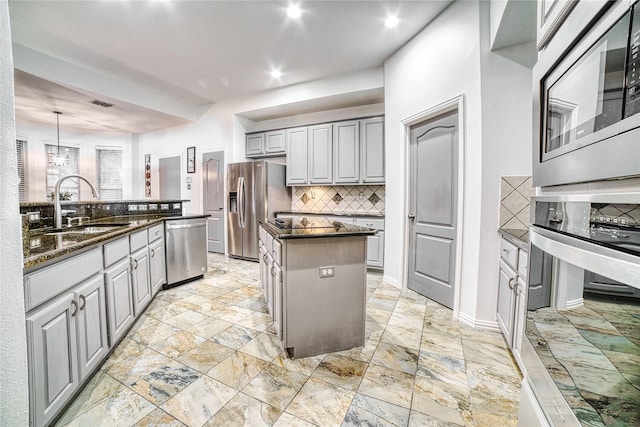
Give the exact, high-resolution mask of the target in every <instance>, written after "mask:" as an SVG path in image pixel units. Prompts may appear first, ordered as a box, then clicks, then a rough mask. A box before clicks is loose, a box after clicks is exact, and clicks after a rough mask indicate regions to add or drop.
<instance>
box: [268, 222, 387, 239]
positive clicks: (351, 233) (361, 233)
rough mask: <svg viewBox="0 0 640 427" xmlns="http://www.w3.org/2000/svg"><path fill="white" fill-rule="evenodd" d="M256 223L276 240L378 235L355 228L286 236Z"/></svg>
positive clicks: (270, 225)
mask: <svg viewBox="0 0 640 427" xmlns="http://www.w3.org/2000/svg"><path fill="white" fill-rule="evenodd" d="M258 223H260V224H261V225H262V227H263V228H264V229H265V230H266V231H267V233H269V234H271V235H272V236H273V237H275V238H276V239H282V240H285V239H287V240H288V239H316V238H323V237H324V238H334V237H355V236H373V235H375V234H377V233H378V230H374V229H371V228H366V227H357V226H354V227H355V228H357V230H353V231H335V232H332V233H326V234H324V233H323V234H286V233H282V231H284V230H285V229H282V228H277V227H275V226H273V225H272V224H270V223H268V222H265V221H261V220H258Z"/></svg>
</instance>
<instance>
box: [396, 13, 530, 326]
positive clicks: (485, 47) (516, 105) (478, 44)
mask: <svg viewBox="0 0 640 427" xmlns="http://www.w3.org/2000/svg"><path fill="white" fill-rule="evenodd" d="M489 15H490V11H489V3H488V2H454V3H453V4H452V5H451V6H449V8H447V9H446V10H445V11H443V12H442V14H440V16H438V17H437V18H436V19H435V20H434V21H433V22H431V23H430V24H429V25H428V26H427V27H426V28H425V29H424V30H423V31H422V32H421V33H420V34H418V35H417V36H416V37H415V38H414V39H413V40H411V41H410V42H409V43H408V44H407V45H405V46H404V47H403V48H402V49H400V50H399V51H398V52H397V53H396V54H394V55H393V56H392V57H391V58H389V59H388V60H387V61H386V62H385V125H386V130H385V132H386V133H385V138H386V148H387V150H386V161H387V168H388V169H391V168H393V170H394V172H395V173H393V174H387V182H386V190H387V191H386V222H385V227H386V235H385V239H386V242H385V243H386V244H385V252H386V254H385V278H386V279H387V280H389V281H390V282H392V283H395V284H397V285H398V286H406V281H407V278H406V276H407V272H406V267H405V260H406V259H407V256H408V254H407V252H406V249H405V240H406V232H405V228H406V226H407V219H406V218H407V212H406V207H407V205H408V199H407V198H408V196H407V190H406V189H407V184H406V179H407V178H406V177H407V174H408V170H407V164H406V161H405V159H406V156H407V150H408V147H407V142H406V140H405V133H404V132H405V131H404V127H403V125H402V123H401V122H402V120H404V119H407V118H409V117H412V116H415V115H417V114H419V113H420V112H423V111H425V110H427V109H430V108H432V107H434V106H436V105H438V104H441V103H442V102H445V101H448V100H451V99H453V98H455V97H457V96H459V95H463V96H464V112H463V113H464V125H463V126H464V128H463V129H462V131H463V132H462V134H463V136H464V141H463V144H464V158H465V170H464V206H463V207H458V208H459V209H464V212H463V221H464V224H463V227H464V228H463V238H462V241H460V242H458V244H459V245H462V259H461V260H458V262H461V263H462V266H461V268H462V277H461V283H460V295H461V296H460V300H459V304H458V306H457V308H458V309H459V316H460V318H461V319H462V320H465V321H466V322H468V323H471V324H473V325H478V326H484V327H489V328H497V323H496V321H495V313H496V304H497V288H498V255H499V253H498V249H499V239H498V233H497V230H498V227H499V212H500V195H499V191H500V176H501V175H530V174H531V148H530V147H531V126H532V125H531V121H532V114H531V111H532V110H531V70H530V69H528V68H526V67H524V66H522V65H519V64H517V63H515V62H513V61H510V60H508V59H506V58H504V57H502V56H500V55H498V54H496V53H494V52H491V51H490V26H489V20H490V17H489ZM400 251H401V253H402V256H401V257H399V256H397V254H398V253H399V252H400ZM454 308H455V306H454Z"/></svg>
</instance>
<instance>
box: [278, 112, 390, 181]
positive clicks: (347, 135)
mask: <svg viewBox="0 0 640 427" xmlns="http://www.w3.org/2000/svg"><path fill="white" fill-rule="evenodd" d="M285 140H286V144H287V185H310V184H311V185H313V184H341V185H342V184H353V185H358V184H365V185H366V184H380V183H382V184H384V182H385V175H384V118H383V117H374V118H369V119H360V120H349V121H343V122H335V123H327V124H322V125H315V126H308V127H301V128H295V129H287V130H286V133H285Z"/></svg>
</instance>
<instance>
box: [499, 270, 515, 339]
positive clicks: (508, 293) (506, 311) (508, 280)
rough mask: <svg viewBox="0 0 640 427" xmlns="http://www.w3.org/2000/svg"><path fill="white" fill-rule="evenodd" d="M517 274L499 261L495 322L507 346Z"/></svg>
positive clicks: (510, 333)
mask: <svg viewBox="0 0 640 427" xmlns="http://www.w3.org/2000/svg"><path fill="white" fill-rule="evenodd" d="M516 282H517V274H516V273H515V271H513V270H512V269H511V268H510V267H509V266H508V265H507V264H506V263H505V262H504V261H502V260H500V279H499V283H498V312H497V313H496V320H497V321H498V325H499V326H500V329H502V333H503V334H504V336H505V338H506V339H507V342H508V343H509V345H511V340H512V337H513V311H514V304H515V291H514V288H515V283H516Z"/></svg>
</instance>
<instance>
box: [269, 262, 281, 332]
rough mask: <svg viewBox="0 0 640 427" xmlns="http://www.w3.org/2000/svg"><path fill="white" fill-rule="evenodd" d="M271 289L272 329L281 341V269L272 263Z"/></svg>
mask: <svg viewBox="0 0 640 427" xmlns="http://www.w3.org/2000/svg"><path fill="white" fill-rule="evenodd" d="M271 285H272V288H273V327H274V328H275V330H276V334H277V336H278V339H279V340H282V316H283V313H282V268H281V267H280V266H279V265H278V263H276V262H274V263H273V265H272V268H271Z"/></svg>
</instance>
